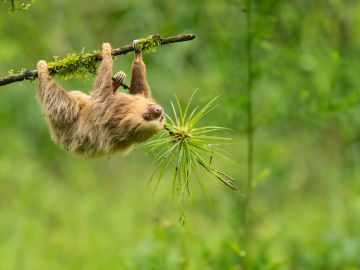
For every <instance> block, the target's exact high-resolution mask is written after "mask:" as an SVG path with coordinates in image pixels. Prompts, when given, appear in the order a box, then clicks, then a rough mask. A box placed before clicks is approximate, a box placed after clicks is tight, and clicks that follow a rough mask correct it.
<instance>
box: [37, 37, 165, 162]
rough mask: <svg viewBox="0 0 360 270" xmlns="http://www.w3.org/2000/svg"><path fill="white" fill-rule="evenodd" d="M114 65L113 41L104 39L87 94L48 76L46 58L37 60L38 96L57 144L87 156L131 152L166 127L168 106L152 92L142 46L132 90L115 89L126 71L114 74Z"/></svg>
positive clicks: (135, 67)
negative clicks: (142, 54)
mask: <svg viewBox="0 0 360 270" xmlns="http://www.w3.org/2000/svg"><path fill="white" fill-rule="evenodd" d="M136 42H137V41H134V43H133V44H134V48H135V45H136ZM112 67H113V61H112V56H111V45H110V44H109V43H103V45H102V62H101V64H100V67H99V71H98V75H97V77H96V80H95V84H94V87H93V90H92V91H91V93H90V95H87V94H85V93H83V92H81V91H70V92H66V91H65V90H64V89H63V88H62V87H61V86H59V85H58V84H57V83H56V82H55V81H54V80H53V79H52V78H51V77H50V76H49V72H48V68H47V63H46V62H45V61H43V60H41V61H39V62H38V63H37V70H38V78H39V86H38V91H37V96H38V100H39V103H40V105H41V107H42V110H43V112H44V116H45V119H46V121H47V123H48V126H49V129H50V133H51V137H52V139H53V141H54V142H55V143H56V144H58V145H60V146H62V147H63V148H64V149H66V150H68V151H70V152H73V153H76V154H79V155H82V156H85V157H100V156H106V155H109V154H112V153H115V152H123V153H128V152H130V151H131V150H132V148H133V147H134V145H135V144H137V143H140V142H144V141H146V140H148V139H149V138H150V137H152V136H153V135H154V134H156V133H157V132H158V131H160V130H161V129H162V128H163V127H164V122H165V117H164V110H163V109H162V107H161V106H160V105H158V104H156V102H155V100H154V99H153V98H152V95H151V90H150V87H149V84H148V82H147V79H146V68H145V64H144V62H143V60H142V57H141V52H137V51H135V57H134V60H133V63H132V72H131V73H132V76H131V84H130V88H129V94H127V93H123V92H116V91H117V89H118V88H119V86H120V85H122V84H123V82H124V80H125V77H126V74H125V73H124V72H122V71H120V72H118V73H117V74H116V75H115V76H114V77H112Z"/></svg>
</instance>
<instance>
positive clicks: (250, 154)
mask: <svg viewBox="0 0 360 270" xmlns="http://www.w3.org/2000/svg"><path fill="white" fill-rule="evenodd" d="M246 3H247V12H246V26H247V27H246V63H247V83H246V91H247V99H248V106H247V138H248V145H247V166H248V170H247V186H246V198H245V202H244V208H243V226H244V241H245V243H244V244H245V247H246V246H247V243H248V239H249V238H250V233H251V232H250V230H251V228H250V224H249V211H250V204H251V199H252V192H253V188H252V187H253V165H254V123H253V89H252V87H253V59H252V42H253V40H252V28H251V26H252V18H251V13H252V0H247V2H246ZM247 252H248V251H247Z"/></svg>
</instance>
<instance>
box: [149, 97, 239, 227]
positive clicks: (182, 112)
mask: <svg viewBox="0 0 360 270" xmlns="http://www.w3.org/2000/svg"><path fill="white" fill-rule="evenodd" d="M194 94H195V93H194ZM194 94H193V95H192V96H191V97H190V99H189V101H188V103H187V105H186V107H185V109H183V108H182V107H181V105H180V102H179V99H178V98H177V97H176V105H177V109H176V108H175V106H174V104H173V103H172V102H171V107H172V112H173V117H171V116H169V115H167V123H166V124H165V129H164V131H163V132H161V134H160V135H159V136H158V138H156V139H155V140H151V141H150V142H148V143H146V146H147V147H149V153H152V154H154V159H153V160H154V161H153V163H154V165H155V166H156V167H157V169H156V171H155V173H154V174H153V175H152V177H151V178H150V181H151V180H153V178H155V176H157V177H156V178H157V183H156V187H157V186H158V185H159V183H160V180H161V179H162V178H163V177H164V174H165V172H166V171H167V170H168V169H169V170H170V173H171V174H172V175H173V177H172V179H173V180H172V196H173V197H174V194H175V191H176V193H177V195H178V202H179V206H180V209H181V217H180V221H181V222H182V223H184V222H185V210H184V205H183V201H184V197H185V196H186V195H188V196H189V197H190V195H191V193H192V191H193V190H194V184H193V181H194V180H197V183H198V184H199V185H200V187H201V188H202V189H203V190H205V188H204V186H203V184H202V182H201V181H202V179H201V177H199V172H198V170H199V169H202V170H204V172H205V173H208V174H209V175H210V176H212V177H215V179H217V180H219V181H220V182H221V183H222V184H223V185H224V186H226V187H228V188H230V189H233V190H236V187H235V180H234V179H233V178H231V177H230V176H228V175H227V174H226V173H224V172H222V171H220V170H218V169H214V168H212V162H213V159H214V158H216V157H220V158H224V159H226V160H228V161H232V160H231V159H230V158H229V157H228V156H227V153H226V152H225V153H224V151H223V150H222V149H221V148H219V146H221V145H224V144H225V142H226V141H228V140H231V139H230V138H227V137H221V136H216V135H213V133H214V132H219V131H222V130H226V128H223V127H219V126H205V127H197V124H198V122H199V121H200V120H201V119H202V118H203V117H204V116H205V115H207V114H208V113H209V112H210V111H211V110H212V109H214V108H215V105H214V102H215V101H216V100H217V99H218V97H215V98H213V99H212V100H210V101H209V102H208V103H206V104H205V105H204V106H203V107H202V108H200V109H199V107H195V108H194V109H193V110H191V111H190V104H191V101H192V99H193V96H194Z"/></svg>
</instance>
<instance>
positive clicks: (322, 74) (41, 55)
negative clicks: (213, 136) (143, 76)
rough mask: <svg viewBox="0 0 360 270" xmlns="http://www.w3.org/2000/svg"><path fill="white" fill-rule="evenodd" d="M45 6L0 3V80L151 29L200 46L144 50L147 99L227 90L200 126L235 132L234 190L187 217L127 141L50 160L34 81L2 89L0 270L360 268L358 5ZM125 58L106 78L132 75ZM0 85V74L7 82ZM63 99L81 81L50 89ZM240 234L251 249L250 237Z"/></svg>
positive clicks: (209, 183)
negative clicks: (249, 191)
mask: <svg viewBox="0 0 360 270" xmlns="http://www.w3.org/2000/svg"><path fill="white" fill-rule="evenodd" d="M252 2H253V6H252V9H251V14H252V21H251V31H250V32H249V33H248V32H247V24H246V16H247V15H246V12H248V9H247V7H246V3H245V2H244V1H236V0H223V1H210V0H197V1H191V0H184V1H165V0H154V1H151V0H143V1H140V0H137V1H130V0H123V1H115V0H107V1H98V0H96V1H95V0H87V1H70V0H53V1H41V0H38V1H36V2H35V3H34V4H33V5H32V6H31V7H30V9H29V10H27V11H18V12H15V13H13V14H9V12H8V10H9V7H10V4H9V2H7V3H5V4H4V3H1V4H0V75H2V76H5V75H7V74H8V71H9V70H11V69H13V70H15V71H18V70H20V69H21V68H31V69H35V66H36V62H37V61H38V60H40V59H45V60H48V61H49V60H51V59H52V56H59V57H62V56H64V55H66V54H67V53H70V52H76V53H79V52H81V51H82V50H83V48H84V50H85V51H91V50H94V49H100V48H101V43H102V42H110V43H111V44H112V45H113V47H119V46H121V45H124V44H128V43H130V42H131V41H132V40H133V39H136V38H139V37H143V36H147V35H149V34H153V33H159V34H161V35H162V36H164V37H165V36H172V35H176V34H182V33H194V34H196V39H195V40H193V41H190V42H185V43H176V44H173V45H167V46H164V47H161V48H158V50H157V52H156V53H155V54H149V55H145V56H144V59H145V62H146V63H147V66H148V78H149V82H150V85H151V86H152V90H153V93H154V95H155V97H156V98H157V100H158V101H159V102H160V103H161V104H162V105H163V106H164V107H165V108H166V109H167V110H169V109H170V103H169V101H170V100H173V99H174V95H175V94H176V95H178V96H179V97H180V100H181V102H183V103H185V102H186V101H187V100H188V98H189V97H190V96H191V94H192V93H193V91H194V90H195V89H198V92H197V94H196V96H195V100H194V105H196V104H200V105H201V104H204V102H206V101H208V100H210V99H211V98H213V97H214V96H217V95H221V98H220V100H219V105H220V106H219V107H218V108H217V109H216V110H214V111H213V112H212V113H211V114H209V115H208V116H206V118H205V119H204V120H203V122H202V124H203V125H220V126H226V127H230V128H231V129H232V131H231V132H230V133H229V134H227V135H229V136H231V137H232V138H233V141H234V144H233V145H231V146H224V149H226V150H228V151H230V152H231V154H232V158H233V159H234V160H235V161H236V162H237V163H238V164H239V165H238V166H234V165H231V164H222V163H219V166H220V167H221V168H222V169H223V170H225V171H227V172H228V173H229V174H231V175H232V176H234V177H235V178H236V179H237V183H238V186H239V187H240V192H238V193H234V192H231V191H228V190H226V189H224V188H221V187H220V186H219V185H217V184H216V181H214V180H212V179H210V178H209V177H207V176H204V179H203V182H204V185H205V186H206V189H207V191H208V194H209V197H210V200H211V203H209V202H208V199H207V196H206V194H204V193H203V192H201V191H198V192H196V193H195V194H193V196H192V198H191V200H190V203H189V205H187V207H186V212H187V225H186V226H185V227H181V226H180V225H179V223H178V217H179V209H178V207H177V204H176V202H175V203H173V201H172V198H171V181H170V178H169V177H167V178H165V179H164V180H163V181H162V182H161V184H160V186H159V188H158V190H157V192H156V193H155V194H153V187H152V186H150V187H147V183H148V180H149V177H150V176H151V174H152V172H153V170H154V169H155V165H154V164H152V163H151V158H150V157H148V156H146V155H145V153H146V151H145V150H144V149H143V148H141V147H137V148H136V150H135V151H134V152H132V153H131V154H130V155H128V156H127V157H123V156H121V155H114V156H111V157H109V158H103V159H96V160H87V159H83V158H79V157H77V156H74V155H72V154H70V153H67V152H64V151H62V150H60V149H59V148H58V147H57V146H55V145H54V144H53V143H52V141H51V139H50V136H49V132H48V130H47V127H46V124H45V121H44V119H43V116H42V113H41V110H40V107H39V106H38V103H37V101H36V97H35V92H36V82H29V81H26V82H23V83H14V84H11V85H8V86H3V87H0V269H1V270H10V269H36V270H40V269H87V270H88V269H292V270H294V269H306V270H309V269H347V270H350V269H360V258H359V254H360V152H359V151H360V106H359V104H360V102H359V101H360V76H359V70H360V61H359V55H360V2H359V1H354V0H346V1H345V0H328V1H312V0H294V1H287V0H271V1H255V0H253V1H252ZM248 35H251V38H252V45H251V51H252V55H251V64H252V66H253V68H252V73H251V80H252V93H253V118H254V126H255V128H254V137H253V139H254V164H253V165H254V192H253V195H252V199H251V205H250V207H249V209H248V219H249V224H248V228H247V229H246V230H244V224H243V222H242V221H241V220H242V219H241V216H242V211H243V205H244V196H242V195H241V194H242V193H244V192H246V188H245V187H246V177H247V169H248V166H249V164H248V161H247V160H248V159H247V155H248V153H247V149H248V148H247V141H248V140H247V128H246V127H247V119H248V115H247V108H248V104H249V100H248V96H247V87H246V85H247V80H248V77H247V75H248V73H247V67H248V62H247V55H246V53H247V50H246V41H247V38H248V37H249V36H248ZM131 60H132V54H129V55H125V56H120V57H118V58H117V60H116V62H115V67H114V69H115V70H119V69H122V70H124V71H125V72H126V73H127V74H130V65H131ZM2 76H1V77H2ZM59 82H60V83H61V84H62V85H64V86H65V87H66V88H67V89H81V90H84V91H88V90H90V89H91V85H92V83H93V77H91V76H89V78H88V79H87V80H86V81H83V80H81V79H71V80H67V81H63V80H59ZM244 239H247V241H246V242H245V241H244Z"/></svg>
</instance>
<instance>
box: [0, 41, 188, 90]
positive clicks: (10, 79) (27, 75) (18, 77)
mask: <svg viewBox="0 0 360 270" xmlns="http://www.w3.org/2000/svg"><path fill="white" fill-rule="evenodd" d="M154 37H156V38H159V36H158V35H155V36H154ZM194 38H195V35H193V34H184V35H177V36H172V37H167V38H161V37H160V44H161V45H166V44H170V43H176V42H182V41H189V40H193V39H194ZM132 51H134V47H133V44H127V45H125V46H122V47H120V48H117V49H114V50H112V52H111V54H112V55H113V56H117V55H122V54H127V53H129V52H132ZM90 57H93V58H94V60H95V61H97V62H98V61H101V60H102V57H101V54H99V53H94V54H92V55H90ZM84 61H86V59H84ZM51 74H52V75H53V74H56V70H55V71H54V70H53V71H52V72H51ZM37 76H38V74H37V70H29V69H28V70H25V71H24V72H21V73H18V74H14V75H10V76H6V77H3V78H0V86H3V85H7V84H10V83H14V82H19V81H24V80H34V79H35V78H37Z"/></svg>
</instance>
